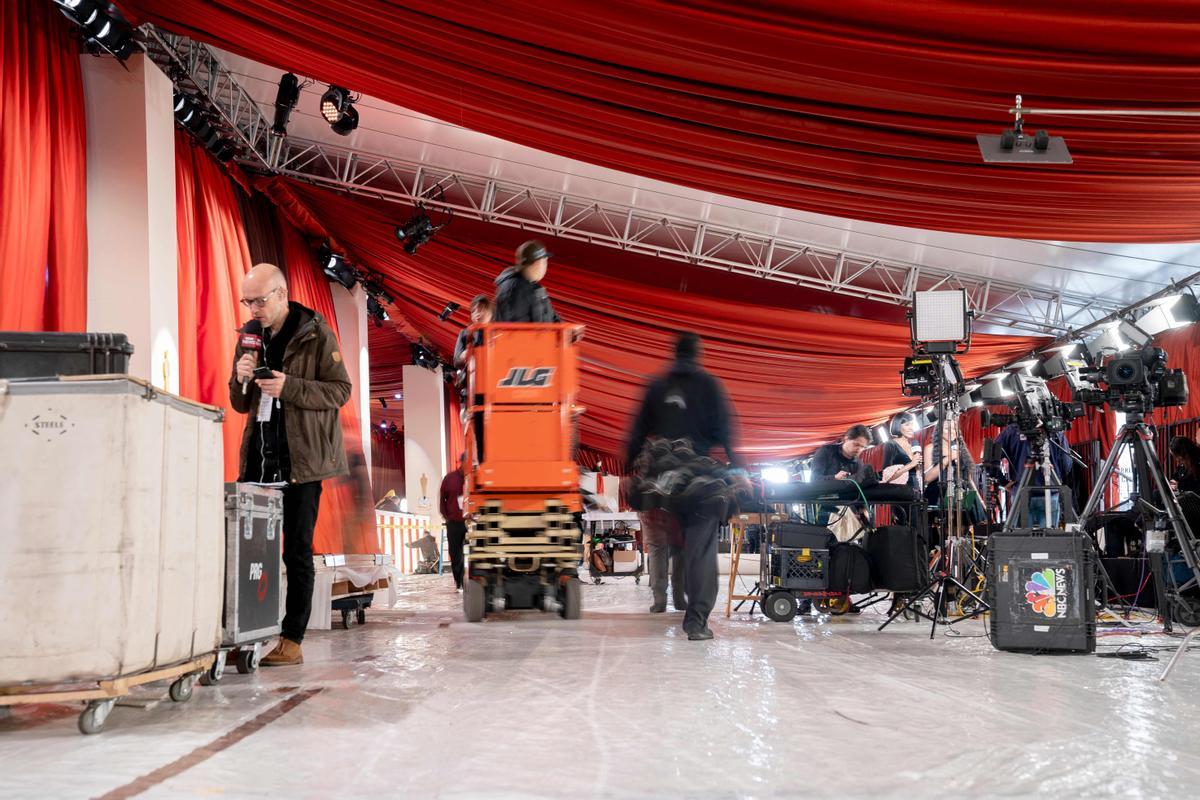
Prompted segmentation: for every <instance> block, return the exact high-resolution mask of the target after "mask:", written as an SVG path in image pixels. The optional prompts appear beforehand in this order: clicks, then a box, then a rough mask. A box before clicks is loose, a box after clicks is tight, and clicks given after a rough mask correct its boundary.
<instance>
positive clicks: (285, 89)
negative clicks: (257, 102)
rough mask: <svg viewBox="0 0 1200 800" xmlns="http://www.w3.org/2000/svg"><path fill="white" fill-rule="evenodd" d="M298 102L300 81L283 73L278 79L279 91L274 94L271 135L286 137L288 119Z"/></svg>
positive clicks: (290, 74)
mask: <svg viewBox="0 0 1200 800" xmlns="http://www.w3.org/2000/svg"><path fill="white" fill-rule="evenodd" d="M299 100H300V79H299V78H297V77H296V76H295V75H293V74H292V73H290V72H285V73H283V77H282V78H280V79H279V91H278V92H277V93H276V94H275V124H274V125H272V126H271V133H272V134H274V135H275V136H287V126H288V119H289V118H290V117H291V116H292V109H293V108H295V107H296V103H297V102H298V101H299Z"/></svg>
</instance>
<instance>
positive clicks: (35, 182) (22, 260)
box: [0, 0, 87, 331]
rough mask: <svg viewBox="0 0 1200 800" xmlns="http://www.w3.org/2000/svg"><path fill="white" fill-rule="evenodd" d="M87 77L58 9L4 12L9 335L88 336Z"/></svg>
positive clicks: (3, 325) (0, 320)
mask: <svg viewBox="0 0 1200 800" xmlns="http://www.w3.org/2000/svg"><path fill="white" fill-rule="evenodd" d="M86 153H87V147H86V139H85V121H84V110H83V78H82V75H81V74H80V67H79V47H78V44H77V42H76V40H75V39H74V37H73V35H72V31H71V26H70V24H69V23H68V22H67V20H66V19H65V18H64V17H63V15H62V14H61V13H60V12H59V11H58V9H57V8H55V6H54V5H53V4H52V3H47V2H45V1H44V0H5V2H4V3H2V4H0V330H25V331H37V330H49V331H82V330H85V329H86V328H87V166H86V160H85V158H86Z"/></svg>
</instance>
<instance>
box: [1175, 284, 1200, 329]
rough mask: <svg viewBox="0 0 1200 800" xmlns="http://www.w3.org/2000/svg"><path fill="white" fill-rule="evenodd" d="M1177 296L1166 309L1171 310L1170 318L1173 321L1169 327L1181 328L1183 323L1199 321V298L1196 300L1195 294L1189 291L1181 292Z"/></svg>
mask: <svg viewBox="0 0 1200 800" xmlns="http://www.w3.org/2000/svg"><path fill="white" fill-rule="evenodd" d="M1178 297H1179V299H1178V300H1176V301H1175V302H1174V303H1172V304H1171V305H1170V306H1169V307H1168V309H1167V310H1168V311H1170V312H1171V318H1172V320H1173V322H1174V324H1172V325H1171V327H1172V328H1182V327H1183V326H1184V325H1191V324H1192V323H1193V322H1200V300H1197V299H1196V296H1195V295H1194V294H1192V293H1191V292H1188V293H1187V294H1181V295H1179V296H1178Z"/></svg>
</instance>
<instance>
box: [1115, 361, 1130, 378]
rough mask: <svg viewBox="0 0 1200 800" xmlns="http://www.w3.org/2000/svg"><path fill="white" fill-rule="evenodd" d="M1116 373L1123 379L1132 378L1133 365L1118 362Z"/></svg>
mask: <svg viewBox="0 0 1200 800" xmlns="http://www.w3.org/2000/svg"><path fill="white" fill-rule="evenodd" d="M1116 373H1117V377H1118V378H1120V379H1121V380H1123V381H1127V380H1131V379H1132V378H1133V365H1132V364H1120V365H1118V366H1117V369H1116Z"/></svg>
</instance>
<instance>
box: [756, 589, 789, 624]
mask: <svg viewBox="0 0 1200 800" xmlns="http://www.w3.org/2000/svg"><path fill="white" fill-rule="evenodd" d="M796 608H797V604H796V598H795V597H793V596H792V593H791V592H778V591H777V592H771V593H770V594H769V595H767V596H766V597H764V598H763V600H762V610H763V613H764V614H766V615H767V617H768V618H769V619H773V620H775V621H776V622H790V621H791V620H792V618H794V617H795V616H796Z"/></svg>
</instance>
